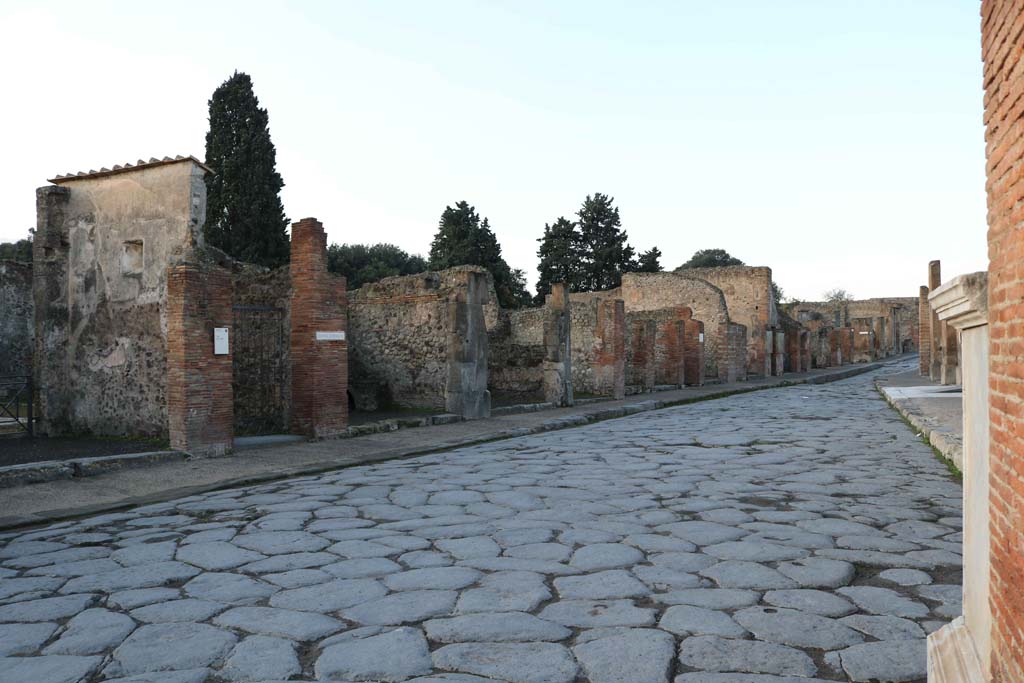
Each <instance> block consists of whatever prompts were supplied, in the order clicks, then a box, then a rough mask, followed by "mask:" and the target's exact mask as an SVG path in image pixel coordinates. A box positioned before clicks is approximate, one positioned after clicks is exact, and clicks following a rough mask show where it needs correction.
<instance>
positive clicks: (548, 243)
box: [534, 216, 580, 304]
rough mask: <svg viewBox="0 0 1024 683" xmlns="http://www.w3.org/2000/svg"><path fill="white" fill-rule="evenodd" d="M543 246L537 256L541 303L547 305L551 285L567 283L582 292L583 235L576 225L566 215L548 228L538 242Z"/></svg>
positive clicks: (570, 287)
mask: <svg viewBox="0 0 1024 683" xmlns="http://www.w3.org/2000/svg"><path fill="white" fill-rule="evenodd" d="M537 241H538V242H540V247H539V248H538V249H537V257H538V258H540V264H539V265H538V266H537V275H538V277H537V296H536V297H535V298H534V301H535V302H536V303H537V304H543V303H544V296H545V295H546V294H548V293H549V292H550V291H551V285H552V284H554V283H556V282H564V283H566V284H567V285H569V291H572V292H576V291H579V286H580V259H579V256H580V233H579V230H577V229H576V224H575V223H573V222H572V221H570V220H568V219H567V218H565V217H564V216H562V217H560V218H559V219H558V220H556V221H555V222H554V223H552V224H550V225H547V224H545V225H544V236H543V237H541V238H539V239H538V240H537Z"/></svg>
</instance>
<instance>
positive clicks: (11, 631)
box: [0, 622, 57, 657]
mask: <svg viewBox="0 0 1024 683" xmlns="http://www.w3.org/2000/svg"><path fill="white" fill-rule="evenodd" d="M56 630H57V624H54V623H50V622H38V623H32V624H0V656H3V657H6V656H7V655H29V654H33V653H34V652H36V651H37V650H38V649H39V647H40V646H41V645H42V644H43V643H45V642H46V641H47V640H48V639H49V638H50V636H51V635H53V633H54V631H56Z"/></svg>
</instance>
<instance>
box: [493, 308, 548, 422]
mask: <svg viewBox="0 0 1024 683" xmlns="http://www.w3.org/2000/svg"><path fill="white" fill-rule="evenodd" d="M544 314H545V311H544V308H529V309H524V310H519V311H506V310H502V311H500V313H499V314H498V317H497V323H496V324H495V325H494V326H493V327H492V328H490V329H488V330H487V340H488V345H489V348H488V357H487V363H488V386H489V387H490V390H491V396H492V398H493V399H494V400H495V401H496V402H499V403H503V404H504V403H535V402H540V401H543V400H544V358H545V349H544V317H545V315H544Z"/></svg>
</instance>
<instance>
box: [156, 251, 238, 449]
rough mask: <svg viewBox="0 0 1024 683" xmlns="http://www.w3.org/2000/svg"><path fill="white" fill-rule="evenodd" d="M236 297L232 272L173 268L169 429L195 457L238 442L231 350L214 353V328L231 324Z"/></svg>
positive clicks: (174, 441) (176, 446)
mask: <svg viewBox="0 0 1024 683" xmlns="http://www.w3.org/2000/svg"><path fill="white" fill-rule="evenodd" d="M231 299H232V285H231V276H230V274H228V272H227V271H224V270H222V269H220V268H204V267H202V266H198V265H193V264H182V265H176V266H171V267H169V268H168V269H167V423H168V432H169V435H170V441H171V448H173V449H175V450H180V451H184V452H186V453H189V454H191V455H194V456H209V455H223V454H225V453H228V452H230V451H231V449H232V445H233V443H234V440H233V434H234V423H235V417H234V399H233V396H232V391H231V374H232V370H231V354H230V353H227V354H224V355H214V353H213V351H214V349H213V330H214V328H216V327H226V328H229V329H230V328H231V317H232V316H231ZM233 344H234V340H233V339H230V333H229V345H228V347H229V350H230V348H231V347H232V346H233Z"/></svg>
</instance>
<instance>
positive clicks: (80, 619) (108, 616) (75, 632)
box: [43, 608, 135, 655]
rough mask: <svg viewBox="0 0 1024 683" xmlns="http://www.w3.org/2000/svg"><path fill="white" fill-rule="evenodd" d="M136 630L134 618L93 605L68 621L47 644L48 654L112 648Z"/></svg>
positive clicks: (84, 653) (67, 653)
mask: <svg viewBox="0 0 1024 683" xmlns="http://www.w3.org/2000/svg"><path fill="white" fill-rule="evenodd" d="M134 630H135V621H134V620H132V618H131V617H129V616H127V615H125V614H120V613H118V612H110V611H108V610H105V609H100V608H93V609H87V610H85V611H84V612H80V613H79V614H77V615H75V616H74V617H72V618H71V620H70V621H68V623H67V625H66V627H65V629H64V632H63V633H61V634H60V638H58V639H57V640H56V641H55V642H53V643H51V644H50V645H47V646H46V649H44V650H43V654H47V655H94V654H99V653H102V652H104V651H106V650H112V649H113V648H114V647H116V646H117V645H120V644H121V641H123V640H124V639H125V638H127V637H128V634H129V633H131V632H132V631H134Z"/></svg>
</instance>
